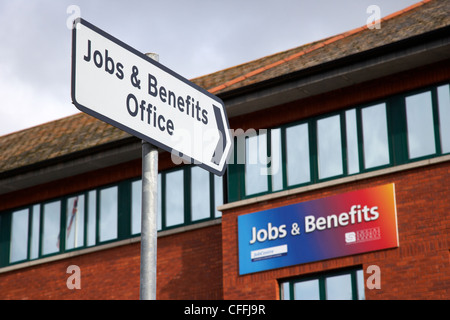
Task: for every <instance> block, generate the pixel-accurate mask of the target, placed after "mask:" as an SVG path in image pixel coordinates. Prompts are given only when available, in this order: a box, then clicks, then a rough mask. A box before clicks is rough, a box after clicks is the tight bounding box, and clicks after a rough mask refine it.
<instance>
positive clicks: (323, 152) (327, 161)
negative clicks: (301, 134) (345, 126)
mask: <svg viewBox="0 0 450 320" xmlns="http://www.w3.org/2000/svg"><path fill="white" fill-rule="evenodd" d="M341 141H342V140H341V118H340V116H339V115H335V116H332V117H328V118H324V119H320V120H317V157H318V162H319V179H325V178H329V177H333V176H338V175H341V174H343V170H342V142H341Z"/></svg>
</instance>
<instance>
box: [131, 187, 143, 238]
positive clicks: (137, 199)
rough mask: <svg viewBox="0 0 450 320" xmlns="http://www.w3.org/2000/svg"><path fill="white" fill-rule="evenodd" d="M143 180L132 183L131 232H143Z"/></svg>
mask: <svg viewBox="0 0 450 320" xmlns="http://www.w3.org/2000/svg"><path fill="white" fill-rule="evenodd" d="M141 214H142V180H137V181H133V182H132V183H131V234H137V233H141Z"/></svg>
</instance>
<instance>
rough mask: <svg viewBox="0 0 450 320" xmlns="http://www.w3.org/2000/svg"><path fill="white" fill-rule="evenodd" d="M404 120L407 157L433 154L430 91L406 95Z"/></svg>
mask: <svg viewBox="0 0 450 320" xmlns="http://www.w3.org/2000/svg"><path fill="white" fill-rule="evenodd" d="M406 122H407V133H408V151H409V158H410V159H414V158H418V157H423V156H426V155H430V154H434V153H435V152H436V146H435V142H434V126H433V108H432V102H431V92H430V91H428V92H423V93H420V94H416V95H413V96H409V97H406Z"/></svg>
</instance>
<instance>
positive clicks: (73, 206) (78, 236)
mask: <svg viewBox="0 0 450 320" xmlns="http://www.w3.org/2000/svg"><path fill="white" fill-rule="evenodd" d="M66 211H67V212H66V249H73V248H77V247H81V246H83V244H84V196H77V197H72V198H69V199H67V208H66Z"/></svg>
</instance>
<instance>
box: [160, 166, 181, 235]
mask: <svg viewBox="0 0 450 320" xmlns="http://www.w3.org/2000/svg"><path fill="white" fill-rule="evenodd" d="M164 194H165V196H166V197H165V198H166V201H165V205H166V226H167V227H172V226H175V225H179V224H182V223H184V170H175V171H172V172H169V173H167V174H166V185H165V191H164Z"/></svg>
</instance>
